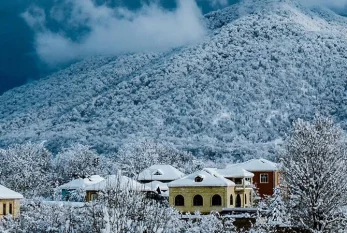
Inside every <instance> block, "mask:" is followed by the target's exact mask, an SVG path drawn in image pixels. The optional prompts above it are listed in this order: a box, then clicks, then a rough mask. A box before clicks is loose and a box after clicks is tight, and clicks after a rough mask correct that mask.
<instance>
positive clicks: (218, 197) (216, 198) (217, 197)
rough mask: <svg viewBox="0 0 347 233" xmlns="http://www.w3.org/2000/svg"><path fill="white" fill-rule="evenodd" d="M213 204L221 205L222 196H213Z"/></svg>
mask: <svg viewBox="0 0 347 233" xmlns="http://www.w3.org/2000/svg"><path fill="white" fill-rule="evenodd" d="M212 205H213V206H221V205H222V198H221V197H220V196H219V195H218V194H216V195H214V196H213V197H212Z"/></svg>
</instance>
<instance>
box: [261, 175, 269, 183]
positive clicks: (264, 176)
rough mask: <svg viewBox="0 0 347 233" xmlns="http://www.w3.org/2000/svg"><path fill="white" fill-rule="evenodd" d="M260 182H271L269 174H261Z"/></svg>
mask: <svg viewBox="0 0 347 233" xmlns="http://www.w3.org/2000/svg"><path fill="white" fill-rule="evenodd" d="M260 183H269V175H268V174H260Z"/></svg>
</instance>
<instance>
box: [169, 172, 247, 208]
mask: <svg viewBox="0 0 347 233" xmlns="http://www.w3.org/2000/svg"><path fill="white" fill-rule="evenodd" d="M245 184H246V183H245V182H244V183H243V185H242V186H240V185H236V184H235V183H234V182H233V181H231V180H229V179H226V178H224V177H223V176H222V175H221V174H219V173H218V171H217V170H216V169H211V168H205V169H203V170H201V171H198V172H195V173H193V174H190V175H187V176H185V177H183V178H181V179H178V180H175V181H172V182H171V183H169V184H168V186H169V202H170V205H172V206H173V207H175V208H176V209H177V210H179V211H181V212H190V213H194V212H195V211H200V212H201V213H210V212H211V211H218V212H221V211H223V209H226V208H247V207H251V206H252V205H253V200H252V198H251V196H252V191H253V189H252V187H250V186H249V185H245Z"/></svg>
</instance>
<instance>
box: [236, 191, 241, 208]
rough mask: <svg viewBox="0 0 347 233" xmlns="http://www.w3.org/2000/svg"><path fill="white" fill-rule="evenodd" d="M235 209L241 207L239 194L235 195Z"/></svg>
mask: <svg viewBox="0 0 347 233" xmlns="http://www.w3.org/2000/svg"><path fill="white" fill-rule="evenodd" d="M235 207H236V208H239V207H241V196H240V194H237V196H236V201H235Z"/></svg>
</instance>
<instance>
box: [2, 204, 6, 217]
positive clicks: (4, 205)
mask: <svg viewBox="0 0 347 233" xmlns="http://www.w3.org/2000/svg"><path fill="white" fill-rule="evenodd" d="M2 214H3V215H6V204H3V205H2Z"/></svg>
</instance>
